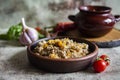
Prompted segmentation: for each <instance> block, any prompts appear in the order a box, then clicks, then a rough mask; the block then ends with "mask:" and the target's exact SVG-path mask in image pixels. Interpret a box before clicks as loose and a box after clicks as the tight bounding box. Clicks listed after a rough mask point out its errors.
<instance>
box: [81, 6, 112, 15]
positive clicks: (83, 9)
mask: <svg viewBox="0 0 120 80" xmlns="http://www.w3.org/2000/svg"><path fill="white" fill-rule="evenodd" d="M90 9H91V10H90ZM79 10H80V11H81V12H92V13H108V12H110V11H111V10H112V8H110V7H107V6H94V5H87V6H80V7H79ZM95 10H97V11H95Z"/></svg>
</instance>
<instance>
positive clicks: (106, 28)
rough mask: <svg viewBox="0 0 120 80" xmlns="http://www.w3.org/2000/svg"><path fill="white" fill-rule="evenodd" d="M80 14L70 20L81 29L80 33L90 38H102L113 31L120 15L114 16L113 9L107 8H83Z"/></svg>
mask: <svg viewBox="0 0 120 80" xmlns="http://www.w3.org/2000/svg"><path fill="white" fill-rule="evenodd" d="M79 10H80V12H79V13H78V14H76V15H70V16H68V18H69V19H70V20H72V21H74V22H75V24H76V25H77V26H78V27H79V31H80V33H82V34H83V35H87V36H88V37H100V36H103V35H105V34H107V33H108V32H110V31H111V30H112V29H113V26H114V25H115V23H116V22H118V21H120V15H112V14H111V8H110V7H106V6H81V7H80V8H79Z"/></svg>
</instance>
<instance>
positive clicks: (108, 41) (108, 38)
mask: <svg viewBox="0 0 120 80" xmlns="http://www.w3.org/2000/svg"><path fill="white" fill-rule="evenodd" d="M66 35H67V36H74V37H77V38H83V39H86V40H89V41H92V42H95V43H96V44H97V45H98V47H101V48H111V47H117V46H120V31H119V30H117V29H113V30H112V31H111V32H109V33H108V34H106V35H105V36H102V37H97V38H87V37H83V36H82V35H81V34H80V33H79V32H78V31H77V30H73V31H70V32H68V33H66Z"/></svg>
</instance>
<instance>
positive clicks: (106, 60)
mask: <svg viewBox="0 0 120 80" xmlns="http://www.w3.org/2000/svg"><path fill="white" fill-rule="evenodd" d="M100 58H101V59H103V60H105V62H106V65H107V66H108V65H110V58H109V57H108V56H107V55H105V54H103V55H101V56H100Z"/></svg>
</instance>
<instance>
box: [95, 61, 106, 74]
mask: <svg viewBox="0 0 120 80" xmlns="http://www.w3.org/2000/svg"><path fill="white" fill-rule="evenodd" d="M106 67H107V65H106V62H105V61H104V60H103V59H99V60H96V61H95V62H94V63H93V68H94V70H95V72H98V73H100V72H103V71H104V70H105V69H106Z"/></svg>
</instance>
